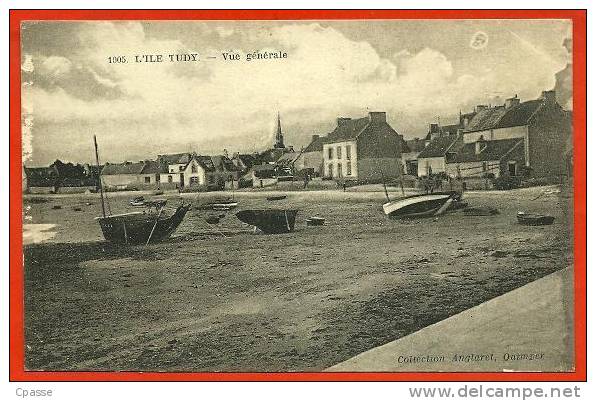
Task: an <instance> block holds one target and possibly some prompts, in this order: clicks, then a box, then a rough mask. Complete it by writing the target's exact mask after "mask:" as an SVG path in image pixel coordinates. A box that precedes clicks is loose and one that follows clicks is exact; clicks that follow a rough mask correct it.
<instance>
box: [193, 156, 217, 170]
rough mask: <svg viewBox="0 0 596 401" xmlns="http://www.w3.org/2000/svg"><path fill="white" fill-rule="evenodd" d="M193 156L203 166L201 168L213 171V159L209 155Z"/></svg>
mask: <svg viewBox="0 0 596 401" xmlns="http://www.w3.org/2000/svg"><path fill="white" fill-rule="evenodd" d="M194 158H195V159H196V160H197V162H198V163H199V165H200V166H201V167H203V169H204V170H205V171H206V172H213V171H215V165H214V164H213V160H212V159H211V156H201V155H196V156H194Z"/></svg>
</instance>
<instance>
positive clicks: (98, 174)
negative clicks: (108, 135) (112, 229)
mask: <svg viewBox="0 0 596 401" xmlns="http://www.w3.org/2000/svg"><path fill="white" fill-rule="evenodd" d="M93 144H94V145H95V164H96V165H97V182H98V184H99V196H100V198H101V214H102V215H103V217H104V218H105V217H106V206H105V204H104V201H103V185H101V169H100V168H99V153H98V152H97V137H96V136H95V135H93Z"/></svg>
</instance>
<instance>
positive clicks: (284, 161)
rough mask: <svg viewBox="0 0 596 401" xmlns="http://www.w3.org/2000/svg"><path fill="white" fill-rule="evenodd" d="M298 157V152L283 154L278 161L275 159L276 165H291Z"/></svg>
mask: <svg viewBox="0 0 596 401" xmlns="http://www.w3.org/2000/svg"><path fill="white" fill-rule="evenodd" d="M298 156H300V152H288V153H284V154H283V155H282V156H281V157H280V158H279V159H277V162H276V164H279V165H283V166H287V165H290V164H292V163H293V162H294V161H296V159H297V158H298Z"/></svg>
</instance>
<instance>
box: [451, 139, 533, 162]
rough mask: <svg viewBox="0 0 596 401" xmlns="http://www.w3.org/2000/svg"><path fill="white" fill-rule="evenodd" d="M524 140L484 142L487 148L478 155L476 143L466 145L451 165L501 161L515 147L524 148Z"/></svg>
mask: <svg viewBox="0 0 596 401" xmlns="http://www.w3.org/2000/svg"><path fill="white" fill-rule="evenodd" d="M523 142H524V140H523V138H513V139H497V140H492V141H484V143H485V145H486V147H485V148H484V149H483V150H482V151H481V152H480V153H478V154H476V143H475V142H473V143H466V144H465V145H463V147H462V148H461V149H460V150H459V152H457V155H456V156H455V158H454V159H453V161H450V163H466V162H468V163H469V162H480V161H491V160H492V161H494V160H501V158H502V157H503V156H505V155H506V154H507V153H508V152H509V151H511V150H512V149H513V148H514V147H517V146H522V147H523V146H524V145H523Z"/></svg>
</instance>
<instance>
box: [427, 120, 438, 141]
mask: <svg viewBox="0 0 596 401" xmlns="http://www.w3.org/2000/svg"><path fill="white" fill-rule="evenodd" d="M428 132H429V133H430V140H431V141H432V140H433V139H435V138H437V137H439V136H441V131H440V130H439V124H437V123H431V124H429V125H428Z"/></svg>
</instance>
